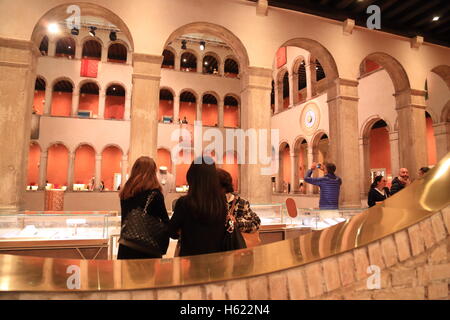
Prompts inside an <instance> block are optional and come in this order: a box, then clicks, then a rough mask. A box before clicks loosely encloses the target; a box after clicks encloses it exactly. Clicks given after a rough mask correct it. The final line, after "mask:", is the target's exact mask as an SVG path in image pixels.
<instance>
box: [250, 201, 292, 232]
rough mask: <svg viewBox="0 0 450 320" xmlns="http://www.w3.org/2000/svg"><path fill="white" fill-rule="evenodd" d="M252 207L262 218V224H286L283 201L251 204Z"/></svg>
mask: <svg viewBox="0 0 450 320" xmlns="http://www.w3.org/2000/svg"><path fill="white" fill-rule="evenodd" d="M250 208H251V209H252V210H253V211H254V212H255V213H256V214H257V215H258V217H259V218H260V219H261V225H264V226H270V225H282V224H284V219H283V204H282V203H272V204H250Z"/></svg>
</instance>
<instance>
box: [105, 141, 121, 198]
mask: <svg viewBox="0 0 450 320" xmlns="http://www.w3.org/2000/svg"><path fill="white" fill-rule="evenodd" d="M121 163H122V151H121V150H120V149H119V148H117V147H114V146H110V147H107V148H106V149H105V150H103V152H102V173H101V180H102V181H103V183H104V184H105V189H108V190H113V189H114V174H115V173H119V174H122V166H121Z"/></svg>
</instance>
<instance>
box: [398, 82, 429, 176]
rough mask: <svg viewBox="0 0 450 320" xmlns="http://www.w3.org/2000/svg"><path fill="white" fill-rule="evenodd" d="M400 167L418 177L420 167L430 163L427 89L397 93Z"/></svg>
mask: <svg viewBox="0 0 450 320" xmlns="http://www.w3.org/2000/svg"><path fill="white" fill-rule="evenodd" d="M394 96H395V98H396V105H397V107H396V109H397V113H398V142H399V158H400V167H401V168H407V169H408V170H409V174H410V177H411V178H412V179H415V178H417V172H418V171H419V168H421V167H424V166H426V165H427V164H428V161H427V138H426V122H425V108H426V103H425V91H422V90H414V89H407V90H404V91H402V92H400V93H396V94H395V95H394Z"/></svg>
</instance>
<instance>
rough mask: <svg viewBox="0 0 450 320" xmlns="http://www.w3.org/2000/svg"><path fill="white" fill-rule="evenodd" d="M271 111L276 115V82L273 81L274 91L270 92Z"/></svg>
mask: <svg viewBox="0 0 450 320" xmlns="http://www.w3.org/2000/svg"><path fill="white" fill-rule="evenodd" d="M270 110H271V111H272V115H274V114H275V81H274V80H272V91H271V92H270Z"/></svg>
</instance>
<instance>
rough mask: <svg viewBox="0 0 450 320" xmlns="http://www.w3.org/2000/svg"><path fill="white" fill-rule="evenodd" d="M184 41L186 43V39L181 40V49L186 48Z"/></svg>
mask: <svg viewBox="0 0 450 320" xmlns="http://www.w3.org/2000/svg"><path fill="white" fill-rule="evenodd" d="M186 43H187V41H186V40H183V41H181V49H183V50H186V49H187V47H186Z"/></svg>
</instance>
